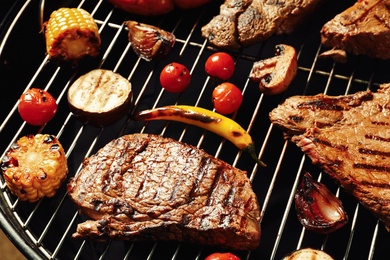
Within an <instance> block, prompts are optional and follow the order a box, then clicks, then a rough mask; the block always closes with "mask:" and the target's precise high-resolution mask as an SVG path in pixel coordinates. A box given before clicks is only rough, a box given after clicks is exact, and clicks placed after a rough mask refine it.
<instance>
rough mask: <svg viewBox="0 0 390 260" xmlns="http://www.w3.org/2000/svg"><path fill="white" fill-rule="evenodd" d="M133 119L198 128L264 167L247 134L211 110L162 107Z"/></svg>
mask: <svg viewBox="0 0 390 260" xmlns="http://www.w3.org/2000/svg"><path fill="white" fill-rule="evenodd" d="M133 119H134V120H137V121H150V120H172V121H178V122H182V123H186V124H190V125H195V126H199V127H201V128H203V129H206V130H208V131H210V132H213V133H215V134H218V135H220V136H222V137H223V138H225V139H227V140H229V141H230V142H232V143H233V144H234V145H235V146H236V147H237V148H239V149H240V150H242V151H245V152H248V153H249V154H250V155H251V157H252V158H253V159H254V160H255V161H256V162H257V163H258V164H260V165H261V166H263V167H265V166H266V164H265V163H264V162H262V161H260V160H259V159H258V158H257V156H256V150H255V146H254V143H253V141H252V137H251V136H250V135H249V133H248V132H246V131H245V129H243V128H242V127H241V126H240V125H239V124H238V123H237V122H236V121H234V120H232V119H230V118H228V117H226V116H223V115H221V114H219V113H216V112H213V111H211V110H208V109H205V108H201V107H195V106H186V105H173V106H164V107H158V108H154V109H148V110H144V111H141V112H139V113H137V114H136V115H135V116H134V117H133Z"/></svg>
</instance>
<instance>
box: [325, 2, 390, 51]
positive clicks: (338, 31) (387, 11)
mask: <svg viewBox="0 0 390 260" xmlns="http://www.w3.org/2000/svg"><path fill="white" fill-rule="evenodd" d="M389 21H390V1H389V0H367V1H357V2H356V3H355V4H354V5H353V6H351V7H350V8H348V9H346V10H345V11H343V12H342V13H340V14H338V15H336V16H335V17H334V18H333V19H332V20H330V21H329V22H327V23H326V24H325V25H324V26H323V27H322V29H321V42H322V44H323V45H324V46H326V47H329V48H333V49H335V50H338V49H340V50H344V51H346V52H349V53H353V54H355V55H367V56H370V57H374V58H378V59H390V51H389V49H390V26H389Z"/></svg>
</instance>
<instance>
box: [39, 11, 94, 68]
mask: <svg viewBox="0 0 390 260" xmlns="http://www.w3.org/2000/svg"><path fill="white" fill-rule="evenodd" d="M45 37H46V51H47V53H48V55H49V56H50V58H51V59H53V60H65V61H77V60H79V59H81V58H83V57H85V56H91V57H96V56H97V55H98V54H99V51H100V44H101V39H100V35H99V30H98V26H97V24H96V23H95V20H94V19H93V17H92V16H91V14H89V13H88V12H87V11H85V10H84V9H79V8H65V7H63V8H60V9H58V10H56V11H54V12H53V13H52V14H51V15H50V19H49V21H48V22H46V23H45Z"/></svg>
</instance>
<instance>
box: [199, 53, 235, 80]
mask: <svg viewBox="0 0 390 260" xmlns="http://www.w3.org/2000/svg"><path fill="white" fill-rule="evenodd" d="M234 68H235V65H234V60H233V58H232V56H230V55H229V54H227V53H226V52H217V53H214V54H212V55H211V56H210V57H209V58H208V59H207V60H206V64H205V70H206V72H207V74H209V75H210V76H211V77H216V78H219V79H221V80H228V79H230V78H231V76H232V75H233V73H234Z"/></svg>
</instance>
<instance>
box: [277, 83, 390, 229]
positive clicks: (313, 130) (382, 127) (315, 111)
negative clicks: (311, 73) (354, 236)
mask: <svg viewBox="0 0 390 260" xmlns="http://www.w3.org/2000/svg"><path fill="white" fill-rule="evenodd" d="M389 104H390V84H383V85H382V86H381V87H380V88H379V90H378V91H377V92H372V91H370V90H367V91H361V92H358V93H356V94H350V95H346V96H335V97H333V96H327V95H323V94H319V95H315V96H293V97H290V98H288V99H286V101H285V102H284V103H282V104H280V105H279V106H278V107H277V108H275V109H274V110H272V111H271V113H270V120H271V122H273V123H274V124H275V125H277V126H279V127H280V128H281V129H282V130H283V131H284V133H285V136H286V138H291V141H292V142H294V143H295V144H296V145H297V146H298V147H300V148H301V149H302V151H303V152H304V153H305V154H307V155H308V156H309V157H310V158H311V160H312V162H313V163H314V164H316V165H319V166H320V167H322V168H323V169H324V171H325V172H326V173H328V174H329V175H330V176H331V177H332V178H334V179H335V180H337V181H338V182H339V183H340V184H341V186H342V187H343V188H345V190H346V191H348V192H349V193H351V194H352V195H353V196H354V197H356V199H357V200H358V201H359V202H360V203H361V204H362V205H363V206H364V207H366V208H367V209H368V210H370V211H371V212H372V213H373V214H374V215H375V216H376V217H377V218H378V219H380V220H381V221H382V222H383V223H384V225H385V227H386V229H387V230H388V231H390V128H389V125H390V106H389Z"/></svg>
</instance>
